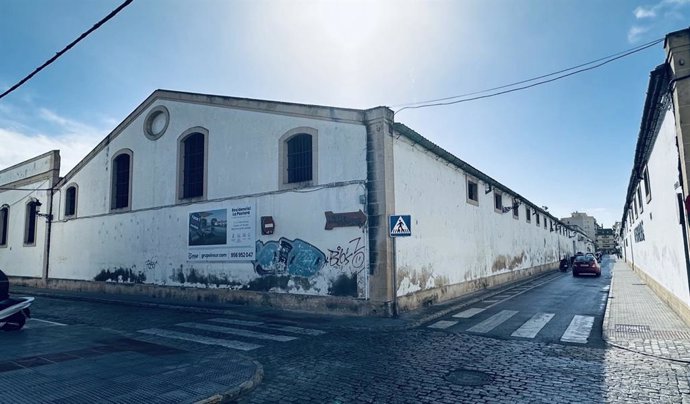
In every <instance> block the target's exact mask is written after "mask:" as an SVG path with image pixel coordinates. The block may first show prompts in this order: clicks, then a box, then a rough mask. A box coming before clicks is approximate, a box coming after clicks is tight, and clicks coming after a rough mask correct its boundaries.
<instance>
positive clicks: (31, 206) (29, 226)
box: [24, 199, 41, 246]
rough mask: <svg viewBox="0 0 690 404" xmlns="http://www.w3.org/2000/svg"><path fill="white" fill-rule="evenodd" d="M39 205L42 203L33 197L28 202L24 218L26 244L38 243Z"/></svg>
mask: <svg viewBox="0 0 690 404" xmlns="http://www.w3.org/2000/svg"><path fill="white" fill-rule="evenodd" d="M39 206H41V203H40V202H39V201H38V200H36V199H32V200H31V201H29V202H28V203H27V204H26V217H25V220H24V245H26V246H33V245H36V217H37V213H38V207H39Z"/></svg>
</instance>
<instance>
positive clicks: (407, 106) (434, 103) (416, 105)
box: [394, 38, 664, 115]
mask: <svg viewBox="0 0 690 404" xmlns="http://www.w3.org/2000/svg"><path fill="white" fill-rule="evenodd" d="M663 40H664V39H663V38H662V39H657V40H654V41H651V42H647V43H646V44H643V45H640V46H637V47H635V48H631V49H628V50H626V51H623V52H618V53H615V54H613V55H609V56H606V57H603V58H599V59H596V60H593V61H590V62H587V63H582V64H580V65H577V66H573V67H569V68H567V69H562V70H559V71H556V72H553V73H549V74H545V75H541V76H537V77H533V78H531V79H527V80H522V81H518V82H515V83H511V84H506V85H503V86H499V87H494V88H490V89H486V90H482V91H476V92H472V93H467V94H462V95H456V96H452V97H445V98H438V99H435V100H429V101H419V102H413V103H406V104H398V105H405V106H404V107H403V108H400V109H399V110H397V111H395V112H394V115H395V114H397V113H399V112H401V111H404V110H406V109H418V108H427V107H435V106H443V105H453V104H459V103H462V102H468V101H475V100H480V99H483V98H490V97H495V96H498V95H503V94H508V93H512V92H515V91H520V90H525V89H528V88H532V87H536V86H539V85H542V84H546V83H551V82H553V81H556V80H560V79H563V78H566V77H569V76H573V75H575V74H579V73H582V72H586V71H589V70H593V69H596V68H599V67H601V66H604V65H606V64H608V63H611V62H613V61H615V60H618V59H622V58H624V57H626V56H630V55H632V54H635V53H637V52H640V51H643V50H645V49H648V48H651V47H652V46H654V45H656V44H658V43H660V42H662V41H663ZM594 63H597V64H594ZM592 64H594V65H592ZM590 65H592V66H590ZM583 66H589V67H585V68H581V67H583ZM575 69H577V70H575ZM573 70H574V71H573ZM563 72H569V73H566V74H561V75H560V76H556V77H554V78H551V79H548V80H541V81H538V82H536V83H532V84H528V85H526V86H521V87H516V88H511V89H508V90H504V91H499V92H496V93H491V94H486V95H480V96H477V97H471V98H463V99H460V100H455V101H448V102H445V101H447V100H453V99H455V98H462V97H468V96H471V95H475V94H482V93H486V92H489V91H495V90H499V89H502V88H507V87H513V86H516V85H520V84H524V83H528V82H531V81H535V80H539V79H542V78H546V77H551V76H554V75H557V74H560V73H563ZM420 103H421V105H419V104H420Z"/></svg>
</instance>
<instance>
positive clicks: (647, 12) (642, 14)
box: [633, 7, 656, 20]
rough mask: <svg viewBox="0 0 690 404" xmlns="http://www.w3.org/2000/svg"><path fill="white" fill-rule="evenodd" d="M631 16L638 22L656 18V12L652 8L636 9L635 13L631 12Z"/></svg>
mask: <svg viewBox="0 0 690 404" xmlns="http://www.w3.org/2000/svg"><path fill="white" fill-rule="evenodd" d="M633 14H635V18H637V19H638V20H639V19H641V18H654V17H656V11H655V10H654V8H644V7H637V8H636V9H635V11H633Z"/></svg>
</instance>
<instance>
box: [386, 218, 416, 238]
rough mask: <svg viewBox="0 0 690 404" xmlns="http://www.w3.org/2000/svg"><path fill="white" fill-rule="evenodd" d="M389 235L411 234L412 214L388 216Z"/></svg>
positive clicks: (403, 235)
mask: <svg viewBox="0 0 690 404" xmlns="http://www.w3.org/2000/svg"><path fill="white" fill-rule="evenodd" d="M389 219H390V220H389V222H390V227H389V228H390V232H391V237H405V236H411V235H412V216H410V215H391V216H389Z"/></svg>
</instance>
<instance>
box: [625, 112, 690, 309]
mask: <svg viewBox="0 0 690 404" xmlns="http://www.w3.org/2000/svg"><path fill="white" fill-rule="evenodd" d="M662 119H663V121H662V123H661V127H660V129H659V133H658V135H657V137H656V141H655V142H654V145H653V149H652V152H651V154H650V156H649V160H648V161H647V163H646V164H645V165H644V166H642V167H641V175H636V176H634V177H633V178H632V180H634V181H635V183H634V184H633V185H634V186H635V187H636V190H635V193H634V194H633V201H632V205H633V208H632V209H631V210H629V211H628V212H629V213H628V215H627V216H626V221H625V222H624V224H623V227H624V228H623V238H624V239H625V240H626V242H625V243H624V244H623V249H624V255H625V259H626V261H627V262H628V263H630V264H631V265H634V266H635V268H637V269H639V270H641V271H643V272H644V273H645V274H647V275H648V276H650V277H651V278H652V279H654V280H655V281H656V282H658V283H659V284H660V285H662V286H663V287H664V288H665V289H667V290H668V291H670V292H671V293H672V294H673V295H675V296H677V297H678V298H679V299H681V300H683V301H684V302H686V304H688V303H690V295H689V292H688V287H689V285H688V273H687V267H686V258H685V250H684V247H683V229H682V226H681V224H680V220H681V215H683V214H684V213H683V211H682V210H681V209H682V206H679V203H678V193H679V191H680V189H679V188H677V187H676V183H677V182H678V181H679V178H678V149H677V147H676V128H675V117H674V114H673V111H672V110H666V111H664V112H663V113H662ZM635 207H637V209H635ZM633 212H636V213H633Z"/></svg>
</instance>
